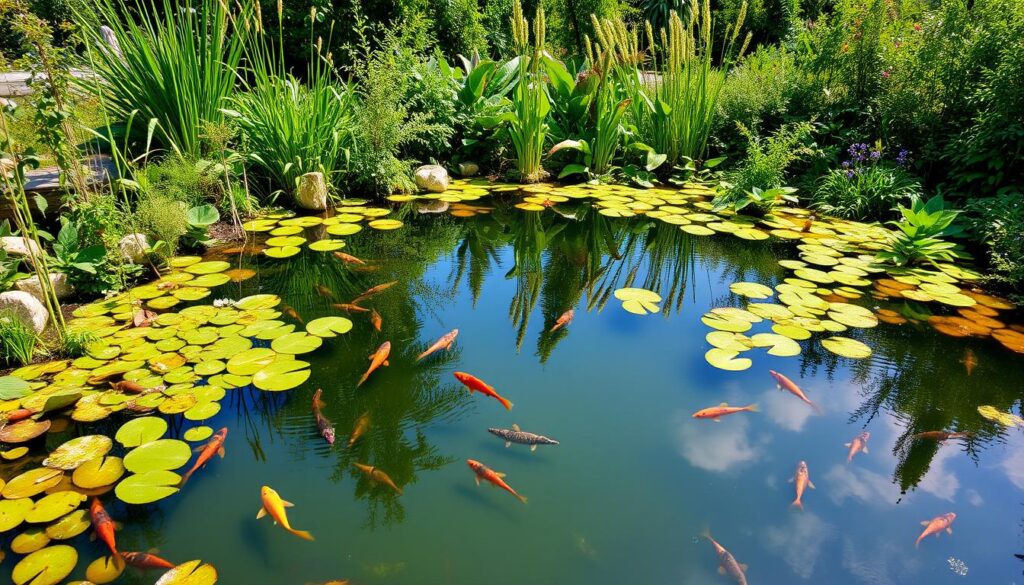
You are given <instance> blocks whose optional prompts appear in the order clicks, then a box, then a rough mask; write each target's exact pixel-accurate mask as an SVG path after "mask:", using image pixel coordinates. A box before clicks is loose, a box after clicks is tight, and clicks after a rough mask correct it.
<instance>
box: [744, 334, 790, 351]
mask: <svg viewBox="0 0 1024 585" xmlns="http://www.w3.org/2000/svg"><path fill="white" fill-rule="evenodd" d="M750 340H751V342H753V344H754V346H756V347H767V348H769V349H768V355H775V356H779V357H792V356H795V355H800V344H799V343H797V342H795V341H793V339H792V338H789V337H786V336H784V335H779V334H777V333H758V334H757V335H754V336H753V337H751V338H750Z"/></svg>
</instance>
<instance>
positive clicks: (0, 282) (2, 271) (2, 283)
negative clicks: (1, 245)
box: [0, 219, 28, 292]
mask: <svg viewBox="0 0 1024 585" xmlns="http://www.w3.org/2000/svg"><path fill="white" fill-rule="evenodd" d="M10 235H11V224H10V222H9V221H8V220H6V219H5V220H4V221H3V222H0V238H2V237H6V236H10ZM27 276H28V275H27V274H25V273H23V272H21V259H20V258H17V257H14V256H10V255H8V254H7V251H6V250H2V249H0V292H4V291H6V290H8V289H10V288H11V286H13V285H14V283H15V282H17V281H19V280H21V279H22V278H25V277H27Z"/></svg>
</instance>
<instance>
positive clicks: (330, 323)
mask: <svg viewBox="0 0 1024 585" xmlns="http://www.w3.org/2000/svg"><path fill="white" fill-rule="evenodd" d="M351 330H352V321H350V320H349V319H346V318H344V317H320V318H319V319H313V320H312V321H310V322H309V323H306V331H307V332H309V333H312V334H313V335H316V336H317V337H336V336H337V335H340V334H345V333H348V332H349V331H351Z"/></svg>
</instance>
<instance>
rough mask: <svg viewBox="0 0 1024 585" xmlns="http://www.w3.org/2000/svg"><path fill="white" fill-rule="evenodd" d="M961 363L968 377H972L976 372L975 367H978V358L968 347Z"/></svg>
mask: <svg viewBox="0 0 1024 585" xmlns="http://www.w3.org/2000/svg"><path fill="white" fill-rule="evenodd" d="M960 363H961V364H963V365H964V369H965V370H967V375H968V376H970V375H971V373H973V372H974V367H975V366H977V365H978V356H976V355H974V352H973V351H971V348H969V347H968V348H967V350H966V351H964V359H962V360H960Z"/></svg>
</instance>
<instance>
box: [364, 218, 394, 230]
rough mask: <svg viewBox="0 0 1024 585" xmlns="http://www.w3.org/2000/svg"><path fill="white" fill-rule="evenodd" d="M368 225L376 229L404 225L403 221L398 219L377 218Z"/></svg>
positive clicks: (391, 228) (387, 228) (389, 228)
mask: <svg viewBox="0 0 1024 585" xmlns="http://www.w3.org/2000/svg"><path fill="white" fill-rule="evenodd" d="M366 225H368V226H370V227H372V228H373V229H375V230H396V229H398V228H400V227H402V222H401V221H399V220H397V219H375V220H373V221H371V222H370V223H368V224H366Z"/></svg>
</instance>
